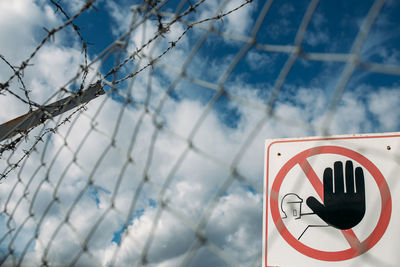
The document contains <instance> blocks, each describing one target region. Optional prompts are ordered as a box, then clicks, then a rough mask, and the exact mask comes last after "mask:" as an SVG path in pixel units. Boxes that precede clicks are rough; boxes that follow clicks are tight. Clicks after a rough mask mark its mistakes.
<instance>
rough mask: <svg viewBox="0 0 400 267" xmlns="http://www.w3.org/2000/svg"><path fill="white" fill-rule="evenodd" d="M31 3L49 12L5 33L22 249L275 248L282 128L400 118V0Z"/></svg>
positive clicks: (248, 252)
mask: <svg viewBox="0 0 400 267" xmlns="http://www.w3.org/2000/svg"><path fill="white" fill-rule="evenodd" d="M17 2H18V1H17ZM18 3H20V4H22V5H25V8H31V11H32V14H34V13H35V12H36V13H37V14H36V13H35V14H36V17H35V18H36V19H38V20H40V22H41V23H48V24H46V25H45V26H43V24H41V25H40V26H38V25H35V21H34V20H33V21H29V19H27V22H21V23H25V24H24V25H27V24H26V23H31V24H32V25H33V26H32V25H30V26H29V25H28V26H29V27H31V28H32V29H33V30H32V31H33V32H35V34H36V35H35V36H36V38H37V36H41V39H40V40H37V39H35V40H34V42H33V44H31V45H30V46H29V47H28V48H29V49H30V50H29V53H28V54H26V52H25V51H23V52H20V54H21V55H17V54H16V55H13V54H3V52H2V51H0V64H1V65H0V67H1V70H2V74H1V76H0V77H1V83H0V93H1V95H0V102H1V103H0V105H1V108H2V111H1V117H0V118H1V119H2V123H3V122H4V123H5V122H7V121H10V120H11V119H14V118H15V117H18V116H20V115H22V114H24V113H26V112H28V113H27V115H24V116H21V117H18V118H17V119H15V120H14V121H11V122H8V123H6V124H3V125H2V126H1V127H2V128H1V129H0V132H1V139H2V142H1V144H0V156H1V161H0V164H1V184H0V192H1V193H0V210H1V215H0V262H1V263H2V264H3V265H5V266H8V265H10V266H11V265H12V266H14V265H17V266H32V265H44V266H48V265H49V266H53V265H54V266H64V265H75V266H103V265H105V266H142V265H150V266H260V265H261V261H262V202H263V201H262V194H263V178H262V177H263V144H264V143H263V140H264V139H265V138H274V137H289V136H305V135H328V134H332V133H353V132H354V131H356V132H357V131H358V132H368V131H386V130H398V129H399V127H398V126H399V124H398V123H397V122H396V120H397V117H396V114H397V113H398V111H397V110H398V102H397V100H399V99H400V97H399V94H398V93H397V92H398V86H399V84H398V78H399V76H400V65H399V64H398V63H399V62H400V56H399V50H398V48H397V47H389V48H387V47H386V45H387V43H388V42H386V41H387V40H388V39H387V38H383V37H385V34H386V32H385V26H387V25H389V26H390V25H393V23H394V24H396V21H390V18H392V17H390V16H389V15H390V14H391V13H390V12H391V10H397V9H398V8H399V7H398V6H399V3H398V2H396V1H380V0H378V1H374V2H371V3H368V4H366V3H365V4H363V5H362V6H361V5H360V8H359V9H354V12H355V14H354V16H355V17H356V19H354V21H352V20H351V19H352V18H351V17H346V16H349V15H348V14H347V13H346V12H344V11H343V13H346V16H340V18H341V22H336V21H335V20H334V18H335V16H332V17H324V15H323V14H324V11H326V7H325V6H324V5H326V3H320V2H319V1H300V2H296V3H293V2H290V1H251V0H242V1H239V0H238V1H205V0H200V1H196V2H195V1H190V0H187V1H186V0H182V1H168V0H164V1H156V0H154V1H153V0H146V1H142V2H139V1H137V3H136V2H135V4H133V5H130V6H129V8H127V5H126V3H125V5H122V3H118V4H121V5H118V4H117V3H116V2H112V1H109V2H106V3H105V2H104V1H99V2H96V1H86V2H85V1H70V2H67V1H66V2H63V1H54V0H50V1H39V2H38V3H31V2H30V1H19V2H18ZM130 4H131V3H130ZM11 6H12V4H10V8H11ZM22 9H24V8H22ZM103 9H106V10H107V12H109V15H108V16H109V17H106V16H105V15H104V14H103V13H102V12H103V11H104V10H103ZM349 10H350V9H349ZM349 10H347V11H349ZM350 11H351V10H350ZM350 11H349V12H350ZM350 13H351V12H350ZM38 14H42V16H44V17H45V18H46V19H39V18H40V15H38ZM85 16H86V17H85ZM85 19H87V20H90V19H93V20H96V23H98V26H97V28H96V29H94V28H93V29H91V28H90V27H93V26H90V25H86V26H87V28H86V29H85ZM106 19H107V20H109V21H110V22H109V23H110V24H111V25H112V30H109V31H106V29H101V27H102V24H101V23H102V21H104V20H106ZM346 22H347V24H346ZM397 22H398V21H397ZM14 23H17V22H14ZM324 23H325V26H326V27H327V28H329V27H337V28H331V29H330V30H334V31H335V32H337V33H338V34H337V35H335V36H330V35H329V33H330V32H329V31H328V30H326V29H325V28H323V27H322V26H321V25H324ZM340 23H342V24H340ZM389 26H388V27H389ZM29 27H28V28H29ZM40 27H42V28H41V29H38V28H40ZM396 27H398V23H397V26H396ZM99 28H100V30H99ZM24 29H25V28H24ZM91 30H93V31H96V33H98V34H100V36H98V42H100V43H101V44H104V46H103V47H102V46H101V45H99V44H96V42H94V43H93V44H92V43H91V41H90V40H89V39H90V38H88V37H87V36H86V34H87V33H88V32H90V31H91ZM346 30H349V31H350V32H351V33H350V35H349V36H350V37H349V36H346V37H344V36H342V34H340V33H341V32H342V33H343V32H344V31H346ZM102 32H103V34H101V33H102ZM9 34H12V33H9ZM23 34H24V32H23V31H22V33H19V32H18V33H15V35H16V36H17V37H18V38H23V36H22V35H23ZM20 35H21V36H22V37H21V36H20ZM17 37H16V40H17V39H18V38H17ZM380 37H382V38H383V39H382V40H377V38H378V39H379V38H380ZM397 37H398V36H397ZM397 37H396V38H397ZM2 38H12V37H9V36H2ZM91 38H92V39H93V38H94V39H95V37H93V36H91ZM110 38H111V39H110ZM101 39H103V40H101ZM108 40H111V42H109V43H107V42H108ZM339 45H343V46H340V47H339ZM4 46H5V45H4ZM21 49H22V48H21ZM387 51H389V54H388V53H386V52H387ZM385 53H386V54H385ZM22 55H23V56H24V58H23V59H21V58H20V57H22ZM19 56H20V57H19ZM377 58H378V59H377ZM376 59H377V60H376ZM316 69H317V70H318V71H321V73H317V71H316ZM363 79H365V80H363ZM368 79H369V80H368ZM382 80H384V81H385V82H384V83H380V82H381V81H382ZM367 84H368V85H367ZM93 88H94V89H93ZM378 89H379V90H378ZM91 90H92V91H91ZM93 90H95V91H93ZM90 92H92V93H90ZM382 99H385V102H384V103H385V104H384V105H383V106H382V105H380V104H379V103H378V102H379V101H378V100H382ZM393 110H394V111H393ZM388 111H393V114H392V115H390V116H389V119H388V117H387V116H385V114H387V112H388ZM391 118H394V119H395V120H394V121H393V119H391Z"/></svg>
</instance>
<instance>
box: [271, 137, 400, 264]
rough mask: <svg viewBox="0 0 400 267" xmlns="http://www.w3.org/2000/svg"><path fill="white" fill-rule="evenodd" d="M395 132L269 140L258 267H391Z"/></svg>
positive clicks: (397, 217) (395, 228)
mask: <svg viewBox="0 0 400 267" xmlns="http://www.w3.org/2000/svg"><path fill="white" fill-rule="evenodd" d="M399 158H400V133H399V134H393V133H392V134H374V135H358V136H334V137H329V138H327V137H324V138H300V139H280V140H277V139H275V140H267V141H266V146H265V180H264V185H265V187H264V237H263V266H331V265H332V266H334V265H335V266H360V265H362V266H377V265H378V266H396V265H397V264H398V262H399V258H398V256H397V255H398V252H397V249H398V246H399V245H400V240H399V238H398V237H399V236H400V214H397V213H392V211H393V210H400V209H399V207H396V205H398V204H397V203H400V164H399Z"/></svg>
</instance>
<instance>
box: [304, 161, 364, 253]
mask: <svg viewBox="0 0 400 267" xmlns="http://www.w3.org/2000/svg"><path fill="white" fill-rule="evenodd" d="M299 165H300V167H301V168H302V169H303V171H304V173H305V174H306V176H307V178H308V180H309V181H310V183H311V185H312V186H313V187H314V190H315V191H316V192H317V194H318V196H319V197H320V198H321V200H322V202H323V201H324V185H323V184H322V182H321V180H320V179H319V178H318V176H317V174H316V173H315V171H314V169H313V168H312V167H311V165H310V163H309V162H308V161H307V159H304V160H303V161H301V162H299ZM341 232H342V234H343V235H344V238H346V240H347V242H348V243H349V245H350V247H352V248H353V249H355V250H356V251H358V250H359V249H360V248H361V243H360V240H358V238H357V236H356V234H355V233H354V231H353V230H352V229H348V230H341Z"/></svg>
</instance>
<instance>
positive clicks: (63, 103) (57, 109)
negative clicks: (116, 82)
mask: <svg viewBox="0 0 400 267" xmlns="http://www.w3.org/2000/svg"><path fill="white" fill-rule="evenodd" d="M104 93H105V92H104V89H103V87H102V86H101V83H100V82H98V83H96V84H92V85H90V86H89V88H88V89H86V90H82V91H78V92H76V93H75V94H74V95H72V96H69V97H66V98H63V99H61V100H58V101H56V102H54V103H51V104H49V105H46V106H43V107H40V108H39V109H37V110H34V111H31V112H29V113H27V114H25V115H22V116H20V117H17V118H15V119H13V120H10V121H8V122H6V123H4V124H2V125H0V142H1V141H4V140H6V139H9V138H11V137H13V136H15V135H16V134H18V133H23V132H26V131H28V130H29V129H31V128H33V127H36V126H38V125H40V124H42V123H44V122H45V121H46V120H48V119H52V118H54V117H56V116H58V115H60V114H62V113H64V112H66V111H69V110H71V109H73V108H75V107H77V106H79V105H81V104H85V103H88V102H89V101H91V100H92V99H94V98H96V97H98V96H100V95H103V94H104Z"/></svg>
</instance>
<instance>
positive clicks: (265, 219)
mask: <svg viewBox="0 0 400 267" xmlns="http://www.w3.org/2000/svg"><path fill="white" fill-rule="evenodd" d="M393 137H400V134H398V133H396V134H395V133H386V134H382V133H381V134H362V135H351V136H349V135H340V136H331V137H308V138H307V137H304V138H297V139H294V138H287V139H275V140H271V139H270V141H271V142H270V143H268V147H265V154H266V156H265V160H266V165H265V168H264V179H265V183H264V186H265V188H264V206H263V214H264V216H263V222H264V223H263V231H264V234H263V239H264V242H263V244H264V248H263V254H264V255H263V266H268V265H267V247H268V236H267V235H268V229H267V227H268V209H269V203H268V202H269V197H270V192H269V180H268V175H269V174H268V172H269V158H270V148H271V146H272V145H274V144H277V143H296V142H309V141H336V140H351V139H371V138H374V139H378V138H393ZM266 141H268V140H266ZM266 145H267V143H266ZM316 146H332V145H331V144H330V145H324V144H320V145H316ZM312 148H313V147H311V148H309V149H305V150H302V151H300V152H299V153H297V154H295V155H294V156H293V157H291V159H293V158H294V157H296V156H297V155H298V154H300V153H302V152H304V151H306V150H310V149H312ZM348 150H351V151H354V150H353V149H348ZM354 152H355V153H357V152H356V151H354ZM360 155H361V154H360ZM361 156H362V155H361ZM362 157H364V156H362ZM364 158H365V157H364ZM291 159H289V161H290V160H291ZM367 160H368V159H367ZM368 161H369V160H368ZM286 164H287V163H285V164H284V165H282V166H281V168H282V167H283V166H285V165H286ZM372 164H373V163H372ZM373 165H374V164H373ZM374 166H375V165H374ZM375 167H376V166H375ZM378 171H379V169H378ZM374 179H375V177H374ZM385 184H387V183H386V180H385ZM378 187H379V186H378ZM381 194H382V193H381ZM382 197H383V196H382ZM389 200H390V202H389V205H390V213H389V219H388V222H387V225H386V227H385V229H384V231H383V234H384V232H385V231H386V228H387V227H388V224H389V221H390V215H391V196H390V191H389ZM382 206H383V203H382ZM382 213H383V210H382V211H381V215H382ZM271 216H272V213H271ZM374 231H375V229H374ZM374 231H373V232H374ZM383 234H382V235H383ZM371 235H372V234H371ZM367 239H368V238H367ZM379 239H380V238H379ZM379 239H378V240H377V241H379ZM285 241H286V242H287V240H285ZM376 243H377V242H375V243H374V244H373V245H375V244H376ZM373 245H372V246H373ZM372 246H371V247H372ZM371 247H369V248H368V249H370V248H371ZM308 248H309V247H308ZM368 249H366V250H368ZM366 250H365V251H366ZM365 251H363V252H365ZM360 254H362V253H360ZM360 254H358V255H360ZM305 255H306V254H305ZM353 257H354V256H353ZM353 257H350V258H353ZM339 260H344V259H339Z"/></svg>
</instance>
